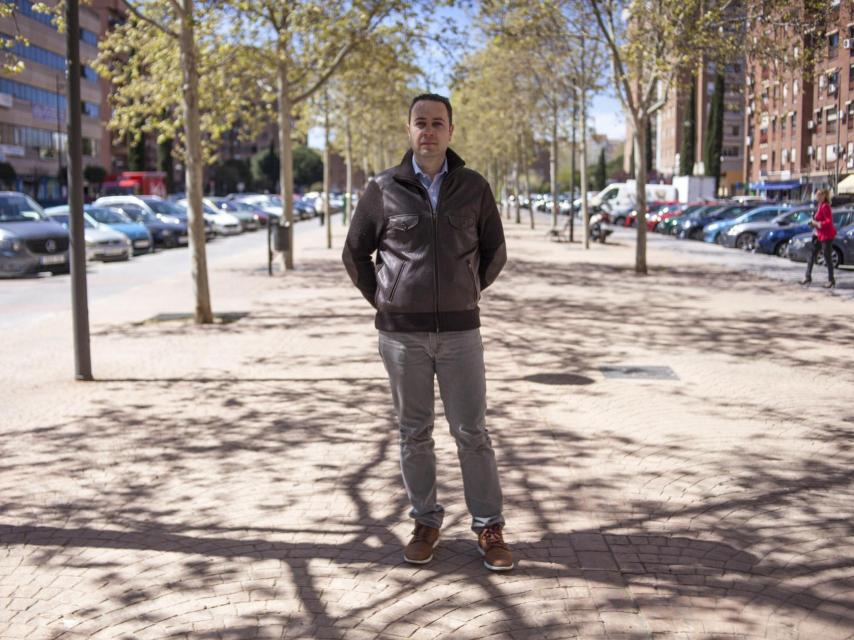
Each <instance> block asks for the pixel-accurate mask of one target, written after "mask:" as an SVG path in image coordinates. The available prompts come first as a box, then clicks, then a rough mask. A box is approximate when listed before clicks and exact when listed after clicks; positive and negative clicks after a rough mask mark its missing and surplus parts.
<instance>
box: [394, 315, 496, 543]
mask: <svg viewBox="0 0 854 640" xmlns="http://www.w3.org/2000/svg"><path fill="white" fill-rule="evenodd" d="M379 351H380V356H382V359H383V363H384V364H385V368H386V371H387V372H388V377H389V381H390V383H391V394H392V399H393V401H394V409H395V412H396V414H397V419H398V425H399V427H400V469H401V472H402V474H403V483H404V485H405V487H406V493H407V495H408V496H409V501H410V503H411V504H412V511H410V513H409V515H410V516H411V517H412V518H415V520H416V521H418V522H421V523H423V524H426V525H428V526H431V527H437V528H438V527H441V526H442V518H443V516H444V513H445V510H444V508H443V507H442V505H440V504H439V503H438V502H437V500H436V454H435V452H434V445H433V421H434V416H435V414H434V406H433V405H434V403H433V380H434V378H436V379H438V380H439V394H440V395H441V397H442V404H443V405H444V407H445V416H446V417H447V419H448V424H449V425H450V428H451V435H453V436H454V439H455V440H456V443H457V455H458V457H459V460H460V467H461V469H462V474H463V490H464V492H465V499H466V506H467V507H468V510H469V513H470V514H471V516H472V529H473V530H475V531H479V530H480V529H482V528H483V527H487V526H490V525H493V524H496V523H498V524H501V525H503V524H504V518H503V516H502V515H501V508H502V495H501V485H500V484H499V482H498V468H497V466H496V464H495V453H494V452H493V450H492V442H491V441H490V439H489V433H488V432H487V430H486V372H485V369H484V365H483V342H482V341H481V338H480V330H478V329H472V330H471V331H448V332H444V333H424V332H418V333H408V332H397V331H395V332H391V331H380V335H379Z"/></svg>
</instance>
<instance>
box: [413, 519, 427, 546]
mask: <svg viewBox="0 0 854 640" xmlns="http://www.w3.org/2000/svg"><path fill="white" fill-rule="evenodd" d="M429 532H430V529H429V528H428V527H426V526H425V525H423V524H420V523H419V524H416V525H415V528H414V529H413V530H412V541H413V542H414V541H416V540H420V541H421V542H426V541H427V536H428V534H429Z"/></svg>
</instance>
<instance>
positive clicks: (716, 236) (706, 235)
mask: <svg viewBox="0 0 854 640" xmlns="http://www.w3.org/2000/svg"><path fill="white" fill-rule="evenodd" d="M784 208H785V207H784V205H779V204H772V205H767V206H761V207H757V208H755V209H751V210H750V211H748V212H747V213H744V214H742V215H740V216H738V217H737V218H729V219H727V220H718V221H717V222H711V223H709V224H707V225H706V226H705V227H703V240H704V241H705V242H713V243H717V244H724V242H723V240H724V236H725V235H726V232H727V230H729V229H731V228H732V227H734V226H735V225H737V224H745V223H747V222H763V221H767V220H771V219H772V218H775V217H777V216H778V215H779V214H780V212H781V211H782V210H783V209H784Z"/></svg>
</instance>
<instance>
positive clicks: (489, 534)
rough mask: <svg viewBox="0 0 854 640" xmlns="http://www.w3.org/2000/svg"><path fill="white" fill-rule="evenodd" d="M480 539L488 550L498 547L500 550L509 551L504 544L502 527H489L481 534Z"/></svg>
mask: <svg viewBox="0 0 854 640" xmlns="http://www.w3.org/2000/svg"><path fill="white" fill-rule="evenodd" d="M480 539H481V540H482V541H483V543H484V545H486V547H487V548H489V547H498V548H500V549H509V547H508V546H507V545H506V544H505V543H504V534H503V533H502V532H501V527H500V526H492V527H487V528H486V529H484V530H483V532H482V533H481V534H480Z"/></svg>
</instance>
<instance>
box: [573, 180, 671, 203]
mask: <svg viewBox="0 0 854 640" xmlns="http://www.w3.org/2000/svg"><path fill="white" fill-rule="evenodd" d="M637 190H638V188H637V181H636V180H629V181H627V182H615V183H613V184H609V185H608V186H607V187H605V188H604V189H603V190H602V191H600V192H599V193H597V194H596V196H595V197H593V198H591V199H590V201H589V202H590V204H591V205H592V206H595V207H602V208H604V209H607V210H608V211H617V210H618V209H625V208H628V207H633V206H635V203H636V202H637ZM677 199H678V193H677V191H676V187H674V186H673V185H671V184H648V185H646V201H647V203H650V202H675V201H676V200H677ZM578 204H579V205H580V204H581V201H580V200H579V202H578Z"/></svg>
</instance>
